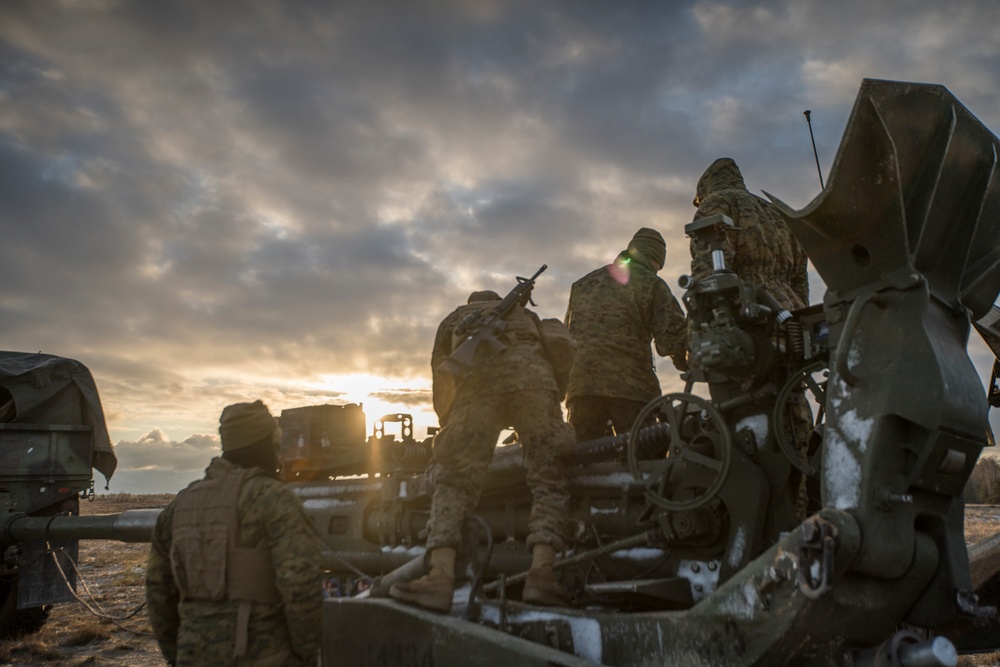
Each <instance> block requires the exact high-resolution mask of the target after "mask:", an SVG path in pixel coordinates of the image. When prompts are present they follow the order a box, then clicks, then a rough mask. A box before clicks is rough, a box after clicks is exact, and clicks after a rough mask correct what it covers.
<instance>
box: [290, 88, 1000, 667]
mask: <svg viewBox="0 0 1000 667" xmlns="http://www.w3.org/2000/svg"><path fill="white" fill-rule="evenodd" d="M998 148H1000V142H998V141H997V140H996V138H995V137H994V136H993V135H992V134H991V133H990V132H989V131H988V130H986V128H984V127H983V126H982V125H981V124H980V123H979V122H978V121H977V120H976V119H975V118H974V117H972V115H971V114H970V113H969V112H968V111H967V110H966V109H965V108H964V107H962V105H961V104H960V103H959V102H958V101H957V100H955V99H954V97H952V96H951V94H950V93H948V92H947V91H946V90H945V89H943V88H941V87H939V86H928V85H918V84H901V83H895V82H884V81H872V80H866V81H865V82H864V83H863V85H862V90H861V92H860V94H859V96H858V101H857V103H856V105H855V108H854V111H853V113H852V116H851V120H850V122H849V124H848V128H847V131H846V133H845V137H844V140H843V143H842V145H841V148H840V151H839V152H838V156H837V159H836V161H835V163H834V167H833V169H832V171H831V173H830V178H829V181H828V185H827V187H826V189H825V190H824V191H823V192H822V193H821V194H820V195H819V196H818V197H817V198H816V200H815V201H814V202H813V203H812V204H810V205H809V206H808V207H806V208H805V209H804V210H802V211H793V210H791V209H788V208H787V207H783V206H780V205H779V208H780V209H781V210H782V211H783V213H784V214H785V215H786V218H787V220H788V222H789V224H790V226H791V229H792V231H793V233H794V234H795V235H796V237H797V238H798V239H799V241H800V242H801V243H802V245H803V247H804V248H805V250H806V252H807V254H808V255H809V257H810V259H811V260H812V262H813V264H814V266H816V268H817V270H818V271H819V273H820V275H821V276H822V277H823V279H824V280H825V282H826V284H827V287H828V291H827V294H826V296H825V298H824V302H823V303H822V304H819V305H816V306H813V307H811V308H807V309H803V310H801V311H796V312H794V313H783V312H781V310H780V307H776V304H774V303H773V302H772V301H771V300H770V299H768V297H767V295H766V293H765V292H764V291H763V290H761V289H760V288H761V286H757V285H748V284H746V283H744V282H743V281H742V280H740V279H739V276H723V275H722V274H723V273H724V272H725V267H724V266H718V267H716V269H717V273H718V274H719V275H717V276H715V277H714V278H710V279H703V280H701V281H692V282H691V283H690V284H689V285H688V286H687V289H688V291H689V293H688V294H686V295H685V296H686V302H687V303H688V304H689V306H692V308H691V312H692V319H693V321H694V322H693V323H694V324H695V325H697V330H698V331H699V332H700V334H701V335H702V336H703V337H702V338H701V340H699V341H695V342H696V343H697V344H698V349H699V350H701V352H702V354H701V363H700V367H699V368H696V369H693V370H692V372H691V373H690V374H689V376H688V379H689V382H690V384H689V387H688V390H687V391H686V392H684V393H681V394H669V395H667V396H664V397H661V398H660V399H657V400H656V401H654V402H652V403H651V404H650V405H648V406H647V407H646V409H645V410H644V412H643V414H641V415H640V417H639V420H638V421H637V423H641V421H642V420H643V419H644V418H646V417H653V418H655V419H656V420H658V421H659V423H658V424H657V426H656V427H655V428H656V429H657V433H656V436H655V438H654V440H655V441H656V445H655V446H653V447H648V446H642V444H641V443H642V442H643V440H644V438H645V439H646V440H647V441H648V439H649V437H648V434H644V432H643V431H636V430H635V429H633V433H632V434H630V436H629V438H628V443H627V445H625V446H624V449H623V445H622V443H621V442H620V441H619V442H618V443H617V444H612V443H610V442H604V443H600V444H595V443H582V444H580V445H578V447H577V449H576V450H575V451H574V453H572V454H571V455H570V456H569V458H568V459H567V460H566V465H567V477H568V479H569V484H570V489H571V501H570V508H569V513H570V524H571V530H570V531H569V532H570V540H571V542H572V549H573V553H572V555H569V554H566V555H564V556H563V557H562V559H561V561H560V563H558V564H557V570H558V571H559V572H560V573H561V578H562V581H563V584H564V585H565V586H566V587H567V589H568V590H569V591H570V593H571V596H572V598H573V607H572V608H567V609H551V608H549V609H544V610H541V609H538V608H532V607H530V606H527V605H522V604H520V603H519V602H517V601H516V600H517V598H518V593H519V589H518V584H517V576H516V575H514V574H511V571H510V569H509V568H510V567H514V566H517V560H518V558H519V559H520V563H521V567H522V568H523V567H524V563H525V562H526V559H527V552H526V550H525V549H524V548H523V547H521V546H519V544H520V543H521V541H522V540H523V538H524V537H525V534H526V530H527V517H528V513H529V510H530V505H531V495H530V492H529V490H528V488H527V486H526V484H525V483H524V478H523V475H524V471H523V467H522V466H521V462H520V451H519V447H518V446H516V445H515V446H513V447H508V448H504V447H501V448H498V449H497V451H496V453H495V456H494V461H493V463H492V464H491V467H490V470H489V474H488V477H487V481H486V487H485V488H484V490H483V494H482V496H481V499H480V503H479V506H478V507H477V508H476V510H475V512H476V514H477V515H478V516H479V517H480V518H481V519H482V520H483V522H485V524H486V525H487V526H488V527H489V536H488V537H489V538H487V536H485V535H484V531H483V530H482V528H479V529H477V528H475V526H474V525H473V524H475V523H478V522H471V523H470V525H469V530H468V533H469V535H468V537H467V540H466V543H465V544H464V545H463V547H462V549H461V550H460V553H461V554H462V555H464V557H465V559H466V560H467V561H468V563H469V564H470V565H469V567H470V568H471V574H470V575H469V576H468V579H467V580H468V582H469V583H470V586H471V588H466V589H463V590H462V593H461V595H457V596H456V604H455V606H454V607H453V610H452V615H451V616H448V617H441V616H438V615H435V614H431V613H428V612H424V611H421V610H419V609H414V608H411V607H406V606H403V605H401V604H398V603H394V602H388V601H384V600H378V599H372V598H366V599H357V598H338V599H335V600H330V601H328V602H327V603H326V608H325V614H326V619H325V623H326V625H325V632H324V642H325V646H326V649H327V650H326V652H325V655H330V656H331V657H330V660H331V662H330V663H328V664H333V663H332V660H334V658H333V657H332V656H334V655H336V656H337V658H336V660H338V661H342V660H343V658H344V656H356V657H351V658H348V664H357V665H363V664H365V665H366V664H374V663H378V662H379V659H380V656H381V657H382V658H384V659H386V660H388V659H389V658H388V656H408V658H407V661H408V662H410V663H413V664H448V661H449V660H458V658H457V656H456V654H455V653H454V652H455V651H456V650H457V651H459V652H460V654H461V662H462V664H499V663H506V664H526V665H527V664H532V665H533V664H538V665H544V664H567V665H569V664H574V665H576V664H605V665H619V666H621V667H632V666H634V665H654V664H656V665H661V664H662V665H668V664H685V665H713V666H714V665H781V664H795V665H823V666H833V665H838V666H840V665H842V666H845V667H846V666H847V665H851V666H859V665H870V666H872V667H874V666H875V665H890V664H894V665H906V666H908V667H910V666H916V665H948V664H954V660H955V656H954V649H955V646H957V647H958V648H959V649H962V650H981V649H983V648H987V647H988V648H992V649H993V650H996V648H997V644H998V643H1000V641H998V637H1000V632H998V626H997V621H996V615H995V611H996V610H995V608H991V607H992V606H993V605H995V604H996V593H995V592H992V593H991V592H990V591H991V590H995V589H990V588H989V586H988V585H985V584H984V585H982V586H981V585H980V584H981V583H982V582H984V581H993V582H995V581H996V576H997V575H996V562H997V560H998V559H997V558H996V555H995V554H996V551H997V548H996V545H993V544H992V543H991V544H987V545H984V546H983V548H981V549H980V548H978V547H977V548H976V549H974V550H973V553H974V554H975V555H976V559H977V561H976V563H977V568H975V570H974V571H975V573H976V574H975V576H974V577H973V576H970V563H969V556H968V553H967V551H966V548H965V542H964V539H963V532H962V517H963V511H964V508H963V504H962V496H961V494H962V488H963V486H964V484H965V482H966V480H967V479H968V476H969V473H970V471H971V469H972V466H973V465H974V464H975V461H976V458H977V457H978V455H979V453H980V451H981V449H982V448H983V447H984V446H986V445H987V444H988V442H989V438H988V437H987V413H988V403H987V397H986V395H985V392H984V391H983V387H982V383H981V382H980V381H979V378H978V374H977V373H976V371H975V369H974V368H973V367H972V364H971V361H970V360H969V357H968V354H967V352H966V350H965V344H966V338H967V336H968V333H969V329H970V322H972V321H976V322H981V321H983V318H984V317H986V316H987V315H988V314H989V313H990V312H992V311H994V310H995V309H994V308H993V306H992V304H993V303H994V302H995V300H996V297H997V294H998V293H1000V258H998V256H997V254H996V248H997V247H1000V175H998V171H997V169H996V166H997V165H996V156H997V154H998ZM713 224H714V223H713ZM692 231H695V232H696V233H697V230H696V229H695V230H692ZM723 278H724V279H723ZM717 313H721V314H722V315H723V316H722V317H721V318H719V317H717V316H716V314H717ZM702 324H704V325H705V326H704V327H702V326H701V325H702ZM737 331H738V332H739V333H736V332H737ZM984 337H986V334H984ZM692 347H694V346H692ZM994 351H996V350H995V349H994ZM702 383H704V384H707V385H708V393H709V397H703V396H699V395H697V394H696V393H692V392H693V391H695V386H696V385H699V384H702ZM803 393H811V394H812V395H813V397H814V401H815V404H816V405H817V407H818V410H817V411H816V413H817V414H818V415H820V416H825V422H821V423H819V424H817V428H816V430H815V435H814V438H813V443H814V449H815V451H813V450H812V449H808V450H802V449H799V448H797V447H795V446H793V445H792V444H791V443H790V442H789V440H790V436H789V435H788V433H787V432H786V419H787V418H788V415H789V411H790V410H789V408H790V404H791V402H792V401H793V400H795V399H794V397H795V396H797V395H800V394H803ZM779 434H780V435H779ZM646 444H647V445H648V442H647V443H646ZM574 457H576V458H574ZM802 475H804V476H805V477H806V482H807V483H806V487H807V488H808V489H810V490H811V491H812V492H813V493H812V495H811V500H812V504H811V506H810V513H809V515H808V516H806V517H802V516H801V514H800V513H799V510H800V508H799V507H797V503H796V501H797V499H798V495H799V494H798V489H799V486H800V484H799V481H800V479H801V476H802ZM331 485H332V486H331ZM375 485H377V490H376V489H375V488H374V487H375ZM334 486H335V487H337V488H336V489H334V488H333V487H334ZM327 491H329V495H325V494H326V492H327ZM298 492H299V493H300V494H301V495H302V497H303V498H304V499H306V502H307V503H308V502H309V501H310V500H311V499H315V500H320V498H319V496H318V494H320V493H323V494H324V495H323V497H322V502H323V503H325V507H324V511H325V512H327V514H326V516H325V517H324V518H323V519H319V518H318V517H316V515H315V514H314V517H316V518H317V526H318V527H319V526H323V525H336V526H337V527H338V530H341V531H342V533H341V534H339V535H336V536H335V535H331V534H329V533H327V535H326V538H325V539H327V540H328V543H330V544H331V546H334V543H335V542H337V541H342V543H345V544H346V543H350V544H351V545H352V548H353V549H354V550H355V551H365V550H368V551H371V552H375V553H378V554H381V555H383V556H392V557H393V558H394V560H395V562H396V563H399V564H400V565H401V567H397V569H396V570H394V571H393V572H386V571H384V570H383V571H380V572H370V573H368V574H369V575H377V574H383V575H384V576H385V577H386V578H391V577H393V576H405V577H411V576H416V575H418V574H419V572H420V560H419V557H420V555H421V552H422V540H423V534H422V531H423V530H424V526H425V523H426V517H427V511H428V508H429V504H430V484H429V477H428V476H427V475H426V473H425V474H416V475H411V476H401V475H388V476H385V477H384V478H380V479H378V480H372V481H371V482H362V481H359V480H342V481H341V480H334V481H333V482H331V483H330V485H327V486H326V487H324V490H323V491H322V492H321V491H320V490H319V489H318V488H317V487H315V486H312V487H310V486H307V485H303V486H301V487H299V488H298ZM317 509H319V506H318V504H317V505H314V507H313V510H312V511H313V512H315V511H316V510H317ZM335 548H336V549H338V550H339V549H340V547H337V546H335ZM982 553H988V554H991V555H989V556H988V557H984V556H981V555H980V554H982ZM515 557H517V558H515ZM978 566H982V567H985V568H987V572H985V573H983V572H980V570H979V567H978ZM498 571H499V573H498ZM400 572H403V574H400ZM479 582H485V583H484V585H483V586H482V588H481V589H479V588H478V587H477V584H478V583H479ZM378 588H379V585H378V583H377V582H376V584H375V585H374V586H373V590H377V589H378ZM977 596H983V597H977ZM463 619H464V620H463ZM991 619H992V620H991ZM386 625H391V626H392V627H393V628H394V632H393V633H392V636H390V637H387V636H385V634H384V633H382V632H379V631H377V630H373V628H380V627H385V626H386ZM970 628H972V629H976V628H978V629H979V631H980V634H979V635H978V637H979V640H976V639H974V638H973V637H972V636H971V635H970V634H967V633H965V632H964V631H967V630H969V629H970ZM485 630H491V631H492V632H487V631H485ZM946 637H950V638H951V640H952V641H953V642H954V644H952V643H951V642H949V639H948V638H946ZM976 641H980V642H981V643H979V644H977V643H976ZM990 642H992V643H990ZM372 646H376V647H377V649H372V648H371V647H372ZM456 646H457V647H458V648H457V649H456V648H455V647H456ZM553 648H555V649H556V650H557V652H553ZM581 661H584V662H581ZM338 664H340V663H338ZM456 664H457V663H456Z"/></svg>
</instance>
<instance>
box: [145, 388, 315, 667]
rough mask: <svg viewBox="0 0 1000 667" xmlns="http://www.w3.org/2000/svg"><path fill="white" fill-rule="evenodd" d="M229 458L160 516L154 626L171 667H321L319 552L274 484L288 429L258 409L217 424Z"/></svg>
mask: <svg viewBox="0 0 1000 667" xmlns="http://www.w3.org/2000/svg"><path fill="white" fill-rule="evenodd" d="M219 434H220V436H221V438H222V456H221V457H219V458H214V459H212V461H211V463H210V464H209V467H208V469H207V470H206V471H205V473H206V474H205V477H204V479H202V480H199V481H197V482H193V483H192V484H191V485H190V486H188V487H187V488H186V489H184V490H183V491H181V492H180V493H178V494H177V497H176V498H175V499H174V501H173V502H171V503H170V504H169V505H168V506H167V507H166V508H165V509H164V510H163V512H162V513H161V514H160V516H159V519H158V520H157V523H156V529H155V531H154V533H153V541H152V546H151V549H150V555H149V563H148V566H147V568H146V600H147V604H148V608H149V618H150V622H151V624H152V626H153V630H154V632H155V633H156V639H157V641H158V642H159V644H160V649H161V650H162V651H163V655H164V656H165V657H166V659H167V662H168V663H170V664H171V665H178V666H188V665H206V666H207V665H258V666H263V665H315V664H316V656H317V652H318V650H319V643H320V619H321V603H322V587H321V571H320V544H319V542H318V540H317V539H316V537H315V535H314V533H313V530H312V526H311V525H310V523H309V519H308V518H307V517H306V516H305V513H304V512H303V510H302V503H301V502H300V501H299V499H298V497H296V496H295V495H294V494H293V493H292V492H291V491H290V490H289V489H288V488H287V487H286V486H285V485H284V484H283V483H282V482H280V481H279V480H278V479H277V477H276V471H277V467H278V458H277V444H278V442H279V441H280V437H281V429H280V428H279V427H278V424H277V421H276V420H275V419H274V417H272V416H271V413H270V412H269V411H268V409H267V407H266V406H265V405H264V404H263V403H262V402H260V401H255V402H253V403H237V404H235V405H230V406H228V407H226V408H225V409H224V410H223V411H222V416H221V418H220V420H219Z"/></svg>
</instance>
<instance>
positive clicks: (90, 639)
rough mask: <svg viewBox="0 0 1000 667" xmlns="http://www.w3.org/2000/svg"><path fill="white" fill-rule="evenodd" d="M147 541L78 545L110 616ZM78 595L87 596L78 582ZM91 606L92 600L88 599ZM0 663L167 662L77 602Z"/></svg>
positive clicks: (127, 505)
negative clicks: (141, 542) (90, 601)
mask: <svg viewBox="0 0 1000 667" xmlns="http://www.w3.org/2000/svg"><path fill="white" fill-rule="evenodd" d="M170 498H171V496H168V495H150V496H132V495H127V494H111V495H107V496H99V497H98V498H97V499H96V500H95V501H94V502H93V503H86V502H85V503H83V504H82V505H83V507H82V513H83V514H111V513H115V512H121V511H123V510H126V509H144V508H152V507H163V506H164V505H166V504H167V503H168V502H169V500H170ZM998 531H1000V506H997V505H969V506H968V507H967V508H966V538H967V541H968V543H969V544H973V543H975V542H978V541H979V540H982V539H984V538H986V537H989V536H991V535H993V534H994V533H996V532H998ZM148 549H149V547H148V545H146V544H123V543H121V542H105V541H94V540H86V541H81V543H80V563H81V564H80V571H81V573H82V579H83V580H85V581H86V582H87V584H88V586H89V587H90V590H91V591H92V592H93V594H94V598H95V600H96V602H97V603H98V604H99V605H100V607H101V608H102V609H103V610H104V612H105V613H106V614H108V615H111V616H116V617H117V616H125V615H127V614H130V613H131V612H133V611H134V610H135V609H136V608H137V607H139V606H140V605H142V604H143V602H144V588H143V579H144V574H145V566H146V556H147V553H148ZM78 592H79V594H80V595H81V596H85V593H86V591H85V590H84V589H83V586H79V591H78ZM92 606H93V603H92ZM0 664H3V665H16V666H21V665H24V666H35V665H45V666H46V667H48V666H51V665H69V666H72V667H76V666H83V665H99V666H109V667H153V666H154V665H155V666H161V665H165V664H166V662H165V661H164V660H163V658H162V657H161V655H160V652H159V649H158V648H157V645H156V640H155V639H154V638H153V636H152V634H151V631H150V627H149V619H148V617H147V616H146V613H145V609H142V610H140V611H139V612H138V613H136V614H135V615H134V616H133V617H132V618H129V619H128V620H123V621H119V622H118V623H112V622H110V621H103V620H100V619H98V618H97V617H95V616H93V615H92V614H91V613H90V612H89V611H88V610H87V609H86V608H85V607H84V606H83V605H82V604H80V603H71V604H61V605H56V606H55V607H54V608H53V609H52V612H51V615H50V616H49V621H48V622H47V623H46V624H45V626H44V627H43V628H42V629H41V631H39V632H37V633H35V634H33V635H30V636H28V637H24V638H22V639H19V640H11V641H5V642H0ZM958 664H959V665H960V666H961V667H970V666H976V667H982V666H994V667H998V666H1000V653H993V654H990V655H980V656H962V657H961V658H960V659H959V663H958Z"/></svg>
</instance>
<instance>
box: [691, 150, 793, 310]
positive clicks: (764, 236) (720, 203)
mask: <svg viewBox="0 0 1000 667" xmlns="http://www.w3.org/2000/svg"><path fill="white" fill-rule="evenodd" d="M697 194H698V199H697V200H696V201H698V202H699V206H698V211H697V213H695V215H694V219H695V220H700V219H701V218H707V217H708V216H710V215H715V214H716V213H722V214H725V215H728V216H729V217H730V218H732V220H733V224H735V225H736V227H738V228H739V229H738V230H732V231H730V232H729V233H728V234H727V238H726V244H725V249H724V252H725V257H726V267H727V268H728V269H729V270H730V271H733V272H734V273H736V274H737V275H738V276H740V277H741V278H742V279H743V280H746V281H747V282H750V283H753V284H755V285H763V286H764V287H766V288H767V289H768V291H769V292H770V293H771V295H772V296H773V297H774V298H775V299H777V300H778V302H779V303H781V305H783V306H784V307H785V308H787V309H788V310H795V309H797V308H803V307H805V306H808V305H809V276H808V264H807V260H806V254H805V251H804V250H802V247H801V246H800V245H799V243H798V241H797V240H796V239H795V237H794V236H792V233H791V231H790V230H789V229H788V225H787V224H785V221H784V219H783V218H782V217H781V214H780V213H778V211H777V209H776V208H775V207H774V206H773V205H772V204H771V203H770V202H768V201H765V200H763V199H761V198H760V197H757V196H755V195H753V194H751V193H750V192H749V191H748V190H747V188H746V185H745V184H744V183H743V176H742V174H741V173H740V171H739V167H737V166H736V163H735V162H733V161H732V160H730V159H728V158H724V159H720V160H716V161H715V162H714V163H713V164H712V166H711V167H709V169H708V170H707V171H706V172H705V173H704V174H703V175H702V177H701V179H700V180H699V181H698V190H697ZM711 272H712V252H711V250H710V249H709V247H708V245H707V244H704V243H700V242H698V241H696V240H694V239H691V274H692V275H693V276H694V277H695V278H704V277H705V276H707V275H708V274H709V273H711Z"/></svg>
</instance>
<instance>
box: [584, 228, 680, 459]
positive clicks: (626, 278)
mask: <svg viewBox="0 0 1000 667" xmlns="http://www.w3.org/2000/svg"><path fill="white" fill-rule="evenodd" d="M666 248H667V246H666V243H665V242H664V240H663V237H662V236H661V235H660V233H659V232H658V231H656V230H655V229H650V228H648V227H643V228H641V229H639V231H637V232H636V233H635V235H634V236H633V237H632V240H631V241H629V243H628V247H627V248H626V249H625V250H623V251H621V252H620V253H618V256H617V257H616V258H615V261H614V262H612V263H611V264H608V265H607V266H602V267H601V268H599V269H596V270H594V271H591V272H590V273H588V274H587V275H585V276H584V277H582V278H580V279H579V280H577V281H576V282H575V283H573V287H572V289H571V290H570V297H569V307H568V309H567V310H566V320H565V322H566V326H567V327H569V330H570V332H571V333H572V334H573V338H574V339H575V340H576V363H575V364H574V366H573V370H572V371H571V372H570V376H569V388H568V389H567V392H566V407H567V408H568V409H569V422H570V424H572V425H573V428H574V430H575V431H576V436H577V439H578V440H580V441H584V440H593V439H594V438H599V437H601V436H604V435H608V434H610V433H611V432H614V433H624V432H626V431H628V430H630V429H631V428H632V422H633V421H635V418H636V417H637V416H638V415H639V413H640V412H641V411H642V408H643V407H644V406H645V405H646V403H648V402H649V401H650V400H652V399H654V398H656V397H657V396H659V395H660V382H659V379H658V378H657V377H656V368H655V366H654V362H653V354H652V351H651V349H650V344H651V343H654V342H655V345H656V352H657V354H659V355H660V356H661V357H662V356H670V357H671V358H672V359H673V362H674V365H675V366H676V367H677V368H679V369H681V370H684V369H686V368H687V364H686V355H687V324H686V319H685V316H684V311H682V310H681V307H680V305H679V304H678V303H677V299H675V298H674V295H673V294H672V293H671V292H670V288H669V287H667V284H666V283H665V282H664V281H663V279H662V278H660V277H659V276H657V275H656V274H657V272H658V271H659V270H660V269H662V268H663V264H664V262H665V261H666Z"/></svg>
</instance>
